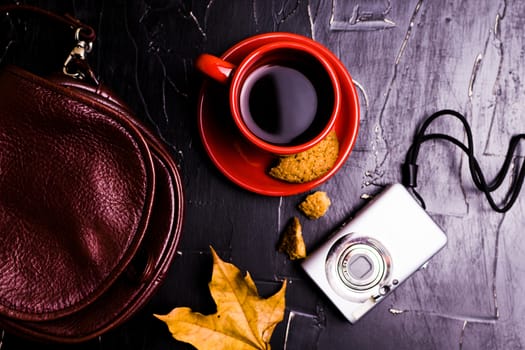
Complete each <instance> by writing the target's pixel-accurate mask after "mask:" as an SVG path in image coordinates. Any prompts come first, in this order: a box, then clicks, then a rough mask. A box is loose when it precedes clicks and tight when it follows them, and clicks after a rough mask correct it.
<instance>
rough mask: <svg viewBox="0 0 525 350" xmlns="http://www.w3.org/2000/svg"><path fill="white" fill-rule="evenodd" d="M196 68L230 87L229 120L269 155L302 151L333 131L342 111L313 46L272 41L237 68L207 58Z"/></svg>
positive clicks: (327, 67)
mask: <svg viewBox="0 0 525 350" xmlns="http://www.w3.org/2000/svg"><path fill="white" fill-rule="evenodd" d="M195 66H196V68H197V69H198V70H199V71H201V72H202V73H203V74H205V75H206V76H208V77H210V78H212V79H214V80H215V81H217V82H219V83H222V84H224V85H229V105H230V111H231V115H232V117H233V121H234V123H235V125H236V126H237V128H238V129H239V131H240V132H241V134H242V135H243V136H244V138H245V139H246V140H248V141H249V142H251V143H252V144H254V145H255V146H257V147H258V148H260V149H262V150H265V151H267V152H271V153H273V154H279V155H286V154H294V153H299V152H302V151H305V150H307V149H309V148H311V147H313V146H314V145H316V144H317V143H319V142H320V141H321V140H323V139H324V138H325V137H326V136H327V134H328V133H329V132H330V130H332V128H333V126H334V123H335V120H336V118H337V116H338V115H339V110H340V106H341V94H342V93H341V88H340V84H339V79H338V76H337V73H336V69H335V68H334V67H333V66H332V65H331V63H330V61H329V59H328V58H327V57H325V55H324V54H323V53H322V52H320V51H319V50H318V49H317V48H316V47H314V46H312V45H309V44H307V43H298V42H291V41H276V42H273V43H269V44H266V45H263V46H261V47H259V48H257V49H255V50H254V51H252V52H250V53H249V54H248V55H247V56H246V57H245V58H244V59H243V60H242V62H240V63H239V64H238V65H235V64H232V63H230V62H227V61H224V60H222V59H221V58H219V57H216V56H212V55H209V54H202V55H200V56H199V57H198V58H197V60H196V62H195Z"/></svg>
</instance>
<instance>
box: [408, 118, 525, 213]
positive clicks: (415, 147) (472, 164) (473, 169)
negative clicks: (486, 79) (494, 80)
mask: <svg viewBox="0 0 525 350" xmlns="http://www.w3.org/2000/svg"><path fill="white" fill-rule="evenodd" d="M443 116H453V117H455V118H457V119H459V120H460V121H461V123H462V124H463V128H464V129H465V133H466V137H467V144H466V145H465V144H464V143H463V142H461V141H459V140H458V139H456V138H454V137H452V136H449V135H446V134H441V133H428V134H427V133H426V131H427V129H428V128H429V126H430V125H431V124H432V122H434V121H435V120H436V119H438V118H440V117H443ZM522 139H525V134H518V135H514V136H513V137H512V138H511V140H510V142H509V147H508V149H507V154H506V155H505V160H504V162H503V165H502V166H501V169H500V171H499V172H498V173H497V175H496V176H495V178H494V179H493V180H492V181H491V182H490V183H487V181H486V179H485V176H484V175H483V172H482V170H481V167H480V165H479V162H478V161H477V160H476V157H475V155H474V143H473V137H472V129H471V127H470V125H469V124H468V121H467V119H466V118H465V116H463V115H462V114H461V113H459V112H457V111H454V110H449V109H444V110H440V111H438V112H436V113H434V114H432V115H431V116H430V117H428V118H427V119H426V120H425V122H424V123H423V125H422V126H421V128H420V129H419V131H418V132H417V133H416V135H415V138H414V141H413V142H412V145H411V146H410V148H409V150H408V152H407V155H406V159H405V163H404V164H403V168H402V176H403V184H404V185H405V186H406V187H408V188H410V189H411V190H412V192H413V193H414V195H415V196H416V197H417V198H418V200H419V201H420V202H421V205H422V206H423V208H425V202H424V201H423V198H421V196H420V195H419V194H418V193H417V191H416V190H415V188H416V187H417V170H418V166H417V164H416V162H417V157H418V154H419V150H420V148H421V145H422V144H423V143H425V142H427V141H430V140H444V141H448V142H451V143H453V144H454V145H456V146H458V147H459V148H460V149H461V150H463V152H465V153H466V155H467V157H468V164H469V169H470V173H471V176H472V180H473V181H474V184H475V185H476V187H477V188H478V189H479V190H480V191H482V192H483V193H484V194H485V196H486V198H487V200H488V202H489V204H490V206H491V208H492V209H493V210H495V211H497V212H499V213H504V212H506V211H508V210H509V209H510V208H511V207H512V205H513V204H514V203H515V202H516V199H517V198H518V195H519V192H520V190H521V187H522V185H523V181H524V178H525V162H522V164H521V167H520V168H519V171H518V170H517V172H516V173H517V176H516V177H515V178H514V180H513V181H512V183H511V184H510V186H509V189H508V192H507V195H506V196H505V197H504V199H503V203H501V204H499V205H498V204H497V203H496V201H495V200H494V198H493V197H492V192H494V191H495V190H497V189H498V188H499V187H500V186H501V184H502V183H503V181H504V179H505V177H506V176H507V173H508V171H509V169H510V165H511V163H512V159H513V158H514V154H515V151H516V148H517V147H518V145H519V142H520V140H522Z"/></svg>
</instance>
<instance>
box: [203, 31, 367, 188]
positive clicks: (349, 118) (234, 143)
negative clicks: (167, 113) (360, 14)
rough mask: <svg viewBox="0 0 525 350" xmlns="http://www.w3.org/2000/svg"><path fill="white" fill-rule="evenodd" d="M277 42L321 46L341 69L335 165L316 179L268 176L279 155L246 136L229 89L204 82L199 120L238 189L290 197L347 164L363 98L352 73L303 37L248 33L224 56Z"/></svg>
mask: <svg viewBox="0 0 525 350" xmlns="http://www.w3.org/2000/svg"><path fill="white" fill-rule="evenodd" d="M275 40H289V41H297V42H302V43H307V44H310V45H313V46H315V47H317V48H318V49H319V50H320V51H322V52H324V53H325V54H326V56H327V57H328V58H329V59H330V60H331V61H332V63H333V64H334V65H335V66H336V67H337V71H338V74H339V79H340V83H341V88H342V90H343V97H342V100H343V105H342V106H341V107H342V108H341V115H340V116H339V117H338V118H337V120H336V124H335V131H336V133H337V137H338V139H339V147H340V149H339V157H338V158H337V161H336V163H335V165H334V167H333V168H332V169H331V170H330V171H329V172H328V173H326V174H325V175H324V176H322V177H320V178H317V179H315V180H313V181H310V182H306V183H302V184H293V183H288V182H284V181H280V180H277V179H274V178H272V177H271V176H269V175H268V170H269V168H270V166H271V165H272V164H273V163H274V162H275V160H276V156H275V155H273V154H271V153H267V152H265V151H262V150H260V149H258V148H256V147H255V146H253V145H252V144H250V143H248V142H247V141H246V140H244V139H243V137H242V136H241V134H240V132H239V131H238V130H237V129H236V126H235V124H234V123H233V120H232V117H231V116H230V111H229V106H228V89H227V88H225V86H223V85H220V84H218V83H216V82H212V81H208V80H206V81H205V82H204V83H203V85H202V88H201V91H200V93H199V102H198V124H199V132H200V136H201V139H202V142H203V144H204V148H205V149H206V152H207V153H208V155H209V156H210V158H211V160H212V162H213V163H214V164H215V166H217V168H219V170H220V171H221V172H222V173H223V174H224V175H225V176H226V177H227V178H229V179H230V180H231V181H233V182H234V183H236V184H237V185H239V186H240V187H242V188H244V189H246V190H249V191H252V192H255V193H259V194H263V195H267V196H288V195H293V194H298V193H302V192H306V191H308V190H310V189H312V188H315V187H317V186H319V185H320V184H322V183H324V182H326V181H327V180H328V179H330V178H331V177H332V176H333V175H334V174H335V173H336V172H337V171H338V170H339V169H340V168H341V166H342V165H343V164H344V162H345V161H346V159H347V158H348V156H349V155H350V152H351V151H352V148H353V147H354V143H355V140H356V138H357V131H358V128H359V113H360V111H359V102H358V99H357V92H356V90H355V86H354V84H353V82H352V78H351V76H350V74H349V73H348V72H347V70H346V68H345V66H344V65H343V64H342V63H341V61H339V59H337V57H335V56H334V54H333V53H332V52H330V51H329V50H328V49H327V48H325V47H324V46H322V45H321V44H319V43H317V42H315V41H313V40H312V39H309V38H307V37H304V36H300V35H297V34H291V33H281V32H276V33H267V34H260V35H257V36H253V37H250V38H248V39H246V40H243V41H241V42H240V43H238V44H237V45H235V46H233V47H232V48H230V49H229V50H228V51H226V53H224V55H222V58H223V59H225V60H228V61H230V62H232V63H239V62H240V61H241V60H242V59H243V57H245V56H246V54H247V53H248V52H250V51H252V50H254V49H255V48H257V47H259V46H261V45H264V44H268V43H271V42H273V41H275Z"/></svg>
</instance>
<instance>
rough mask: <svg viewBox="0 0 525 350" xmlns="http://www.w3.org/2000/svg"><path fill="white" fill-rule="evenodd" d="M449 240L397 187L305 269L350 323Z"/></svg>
mask: <svg viewBox="0 0 525 350" xmlns="http://www.w3.org/2000/svg"><path fill="white" fill-rule="evenodd" d="M446 242H447V237H446V235H445V233H444V232H443V231H442V230H441V228H440V227H439V226H438V225H437V224H436V223H435V222H434V221H433V220H432V218H430V216H429V215H428V214H427V213H426V211H425V210H424V209H423V208H421V207H420V206H419V204H418V203H417V202H416V201H415V200H414V198H413V197H412V195H411V194H410V193H409V192H408V191H407V190H406V189H405V187H403V186H402V185H401V184H393V185H390V186H389V187H388V188H386V189H385V190H383V192H381V193H380V194H379V195H377V196H376V197H375V198H374V199H372V200H371V201H370V203H368V204H367V205H366V206H365V207H364V208H363V209H361V210H360V211H359V212H358V213H357V215H356V216H355V217H354V218H353V219H352V220H351V221H349V222H348V223H347V224H345V225H344V226H343V227H342V228H341V229H339V230H338V231H337V232H335V233H334V234H332V235H331V236H330V238H329V239H328V240H327V241H326V242H325V243H323V244H322V245H321V246H320V247H319V248H317V249H316V250H315V251H314V252H313V253H312V254H310V255H309V256H308V257H307V258H306V259H305V260H304V261H303V263H302V267H303V269H304V270H305V271H306V273H307V274H308V275H309V276H310V277H311V278H312V280H313V281H314V282H315V283H316V284H317V285H318V286H319V287H320V288H321V290H322V291H323V292H324V293H325V294H326V295H327V296H328V298H329V299H330V300H331V301H332V302H333V303H334V304H335V306H336V307H337V308H338V309H339V310H340V311H341V312H342V314H343V315H344V316H345V317H346V319H348V321H350V322H351V323H355V322H357V321H358V320H359V319H360V318H361V317H362V316H364V315H365V314H366V313H367V312H368V311H370V310H371V309H372V308H373V307H374V306H375V305H376V304H377V303H378V302H380V301H381V300H383V299H384V298H385V296H387V295H388V294H389V293H391V292H392V291H393V290H394V289H395V288H397V287H398V286H399V285H400V284H401V283H402V282H403V281H405V280H406V279H407V278H408V277H409V276H410V275H412V274H413V273H414V272H415V271H417V270H418V269H419V268H420V267H421V266H423V265H424V264H425V263H426V262H427V261H428V260H429V259H430V258H431V257H432V256H434V255H435V254H436V253H437V252H438V251H439V250H440V249H441V248H443V247H444V246H445V244H446Z"/></svg>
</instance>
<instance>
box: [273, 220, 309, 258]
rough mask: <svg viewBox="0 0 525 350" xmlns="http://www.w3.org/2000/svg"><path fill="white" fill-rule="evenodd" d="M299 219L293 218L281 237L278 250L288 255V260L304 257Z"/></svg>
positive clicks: (304, 250) (304, 247) (304, 251)
mask: <svg viewBox="0 0 525 350" xmlns="http://www.w3.org/2000/svg"><path fill="white" fill-rule="evenodd" d="M302 231H303V230H302V227H301V223H300V222H299V218H298V217H296V216H294V217H293V218H292V219H291V220H290V222H289V223H288V225H287V226H286V228H285V229H284V231H283V234H282V236H281V241H280V242H279V245H278V250H279V252H281V253H285V254H287V255H288V257H289V258H290V260H297V259H303V258H305V257H306V246H305V245H304V240H303V232H302Z"/></svg>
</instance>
